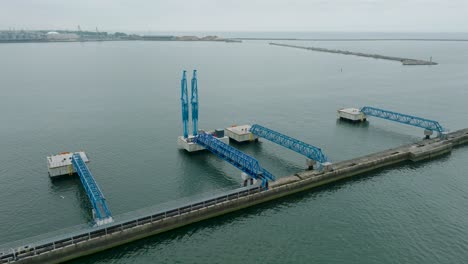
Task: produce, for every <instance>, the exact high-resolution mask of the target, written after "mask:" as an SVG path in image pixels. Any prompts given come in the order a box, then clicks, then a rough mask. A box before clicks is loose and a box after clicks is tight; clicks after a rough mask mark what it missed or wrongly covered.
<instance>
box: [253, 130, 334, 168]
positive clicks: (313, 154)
mask: <svg viewBox="0 0 468 264" xmlns="http://www.w3.org/2000/svg"><path fill="white" fill-rule="evenodd" d="M250 132H251V133H252V134H254V135H256V136H258V137H261V138H264V139H268V140H270V141H271V142H273V143H276V144H278V145H280V146H283V147H285V148H288V149H290V150H292V151H295V152H297V153H299V154H302V155H304V156H306V157H307V158H309V159H310V160H312V161H315V162H317V163H318V167H317V168H318V169H322V167H323V165H329V164H330V163H329V160H328V158H327V156H325V154H324V153H323V152H322V150H321V149H320V148H318V147H315V146H312V145H310V144H307V143H305V142H302V141H300V140H297V139H295V138H292V137H289V136H286V135H284V134H281V133H279V132H276V131H273V130H271V129H269V128H266V127H263V126H261V125H258V124H254V125H252V127H250ZM308 163H309V164H308V165H309V168H312V166H313V165H312V163H311V162H308Z"/></svg>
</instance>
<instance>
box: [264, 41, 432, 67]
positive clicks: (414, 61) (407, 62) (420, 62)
mask: <svg viewBox="0 0 468 264" xmlns="http://www.w3.org/2000/svg"><path fill="white" fill-rule="evenodd" d="M270 45H274V46H281V47H288V48H296V49H305V50H313V51H320V52H328V53H336V54H343V55H354V56H359V57H367V58H374V59H382V60H392V61H399V62H401V63H402V64H403V65H437V63H436V62H433V61H432V60H431V61H426V60H418V59H408V58H402V57H393V56H385V55H379V54H368V53H361V52H352V51H346V50H336V49H325V48H316V47H303V46H295V45H288V44H279V43H273V42H272V43H270Z"/></svg>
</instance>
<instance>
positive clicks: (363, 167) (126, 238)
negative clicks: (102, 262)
mask: <svg viewBox="0 0 468 264" xmlns="http://www.w3.org/2000/svg"><path fill="white" fill-rule="evenodd" d="M466 143H468V129H463V130H459V131H456V132H453V133H450V134H448V136H447V139H446V140H441V139H431V140H424V141H421V142H418V143H415V144H408V145H404V146H401V147H398V148H394V149H389V150H385V151H382V152H378V153H374V154H371V155H366V156H363V157H360V158H356V159H352V160H347V161H342V162H337V163H335V164H333V170H332V171H329V172H317V171H304V172H300V173H297V174H295V175H291V176H287V177H282V178H280V179H279V180H278V181H276V182H272V183H271V184H270V189H269V190H267V191H261V190H260V189H258V188H254V189H251V190H247V191H242V192H237V193H231V194H227V195H225V196H222V197H219V198H216V199H214V202H213V199H211V200H209V201H204V202H203V204H202V203H201V202H199V203H196V204H192V205H189V206H186V207H183V208H178V209H175V210H171V211H168V212H164V214H163V215H162V216H161V214H158V215H152V216H151V217H150V216H147V217H143V218H140V219H137V220H135V221H131V222H127V223H124V224H120V225H115V226H112V225H110V226H108V227H105V228H103V229H100V230H97V231H94V232H92V233H84V234H82V235H76V236H74V237H72V239H71V242H64V241H65V240H62V241H56V242H54V243H53V244H52V243H49V244H48V245H42V246H39V245H35V246H34V249H32V248H31V247H29V249H28V250H25V251H24V252H23V251H18V252H15V253H13V254H11V256H6V257H5V256H4V257H2V258H0V263H12V262H14V263H60V262H64V261H67V260H70V259H74V258H78V257H81V256H85V255H89V254H93V253H95V252H98V251H102V250H106V249H109V248H112V247H116V246H118V245H122V244H125V243H128V242H131V241H134V240H138V239H141V238H144V237H148V236H151V235H155V234H158V233H162V232H165V231H168V230H171V229H175V228H178V227H181V226H184V225H188V224H191V223H194V222H198V221H202V220H205V219H208V218H212V217H216V216H218V215H222V214H226V213H229V212H233V211H237V210H240V209H243V208H246V207H250V206H254V205H256V204H260V203H263V202H267V201H271V200H274V199H278V198H280V197H283V196H287V195H291V194H293V193H297V192H301V191H304V190H308V189H311V188H314V187H317V186H320V185H324V184H328V183H331V182H335V181H339V180H341V179H345V178H349V177H352V176H355V175H359V174H362V173H365V172H370V171H373V170H376V169H379V168H383V167H386V166H390V165H394V164H398V163H401V162H404V161H421V160H427V159H431V158H435V157H437V156H440V155H444V154H447V153H450V152H451V150H452V148H453V147H456V146H460V145H462V144H466ZM160 216H161V217H160ZM163 216H164V217H163ZM67 241H68V240H67ZM59 243H60V244H59ZM64 243H66V244H64ZM58 245H61V246H60V247H58ZM36 246H37V247H36ZM57 247H58V248H57ZM0 257H1V256H0ZM2 261H3V262H2Z"/></svg>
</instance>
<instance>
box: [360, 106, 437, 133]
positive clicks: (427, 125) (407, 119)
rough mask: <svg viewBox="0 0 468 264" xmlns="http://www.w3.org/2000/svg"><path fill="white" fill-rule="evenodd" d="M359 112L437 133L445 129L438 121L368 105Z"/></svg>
mask: <svg viewBox="0 0 468 264" xmlns="http://www.w3.org/2000/svg"><path fill="white" fill-rule="evenodd" d="M361 112H362V113H364V114H365V115H367V116H375V117H379V118H383V119H387V120H391V121H395V122H399V123H403V124H407V125H411V126H416V127H421V128H424V129H427V130H431V131H436V132H439V135H440V134H442V132H444V131H445V129H444V128H443V127H442V126H441V125H440V124H439V122H437V121H434V120H429V119H425V118H421V117H416V116H411V115H405V114H400V113H396V112H392V111H388V110H383V109H379V108H375V107H370V106H364V107H363V108H361Z"/></svg>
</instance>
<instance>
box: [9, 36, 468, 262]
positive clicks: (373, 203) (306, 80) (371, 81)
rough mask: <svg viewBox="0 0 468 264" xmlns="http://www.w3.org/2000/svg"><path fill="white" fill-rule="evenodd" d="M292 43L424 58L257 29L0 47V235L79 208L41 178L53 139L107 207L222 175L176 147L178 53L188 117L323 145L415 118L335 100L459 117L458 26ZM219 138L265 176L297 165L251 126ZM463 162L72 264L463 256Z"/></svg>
mask: <svg viewBox="0 0 468 264" xmlns="http://www.w3.org/2000/svg"><path fill="white" fill-rule="evenodd" d="M283 43H286V41H283ZM298 45H310V46H318V47H325V48H337V49H346V50H352V51H362V52H369V53H379V54H384V55H395V56H402V57H404V56H406V57H410V58H420V59H428V58H429V57H430V56H432V57H433V60H434V61H437V62H439V63H440V64H439V65H437V66H418V67H404V66H402V65H401V64H400V63H398V62H392V61H383V60H374V59H367V58H358V57H352V56H343V55H333V54H327V53H318V52H311V51H305V50H298V49H290V48H282V47H273V46H269V45H268V43H267V42H265V41H245V42H243V43H213V42H206V43H205V42H105V43H43V44H2V45H0V58H2V62H1V63H0V76H1V85H0V91H1V95H0V113H1V114H0V124H1V126H0V201H1V206H0V244H3V243H6V242H10V241H14V240H18V239H23V238H25V237H31V236H35V235H39V234H42V233H46V232H51V231H54V230H59V229H63V228H67V227H71V226H75V225H79V224H84V223H88V222H89V221H91V220H92V216H91V213H90V211H91V207H90V205H89V203H88V200H87V197H86V194H85V193H84V191H83V190H82V189H81V186H80V182H79V179H77V178H64V179H61V180H54V181H51V180H50V179H49V177H48V175H47V167H46V162H45V157H46V156H47V155H49V154H54V153H57V152H63V151H76V150H85V151H86V153H87V154H88V155H89V157H90V159H91V163H90V164H89V167H90V169H91V170H92V172H93V174H94V176H95V178H96V180H97V182H98V183H99V185H100V186H101V189H102V190H103V192H104V194H105V195H106V198H107V201H108V205H109V207H110V209H111V211H112V212H113V214H114V215H117V216H118V215H121V214H124V213H127V212H130V211H133V210H137V209H140V208H144V207H148V206H153V205H158V204H168V203H169V204H170V203H171V202H172V203H177V201H181V199H184V197H185V199H186V197H192V196H200V195H204V194H206V195H209V194H210V193H214V192H217V191H218V190H221V189H232V188H236V187H238V186H239V184H240V182H241V179H240V177H239V174H240V172H239V171H238V170H237V169H235V168H234V167H232V166H231V165H229V164H227V163H226V162H224V161H221V160H219V159H218V158H216V157H214V156H213V155H211V154H209V153H202V154H196V155H188V154H186V153H185V152H183V151H179V150H177V149H176V138H177V136H178V135H180V134H181V133H182V132H181V122H180V102H179V97H180V87H179V81H180V74H181V70H182V69H187V70H190V71H191V70H192V69H198V72H199V93H200V124H199V126H200V127H201V128H206V129H213V128H223V127H227V126H230V125H233V124H244V123H259V124H262V125H264V126H267V127H270V128H272V129H275V130H278V131H281V132H284V133H285V134H288V135H291V136H293V137H296V138H299V139H302V140H304V141H306V142H308V143H311V144H314V145H317V146H319V147H321V148H323V150H324V151H325V153H326V154H327V155H328V156H329V158H330V159H331V160H332V161H339V160H345V159H349V158H353V157H357V156H359V155H365V154H369V153H371V152H375V151H379V150H384V149H386V148H390V147H396V146H398V145H402V144H405V143H411V142H416V141H418V140H420V139H421V137H422V132H423V131H422V130H421V129H417V128H412V127H406V126H403V125H399V124H396V123H395V124H394V123H389V122H387V121H383V120H376V119H373V118H372V119H370V122H369V123H368V124H365V125H361V126H353V125H350V124H348V123H342V122H338V121H337V120H336V110H337V109H338V108H342V107H350V106H354V107H361V106H364V105H371V106H377V107H382V108H387V109H391V110H397V111H400V112H405V113H410V114H415V115H420V116H424V117H427V118H430V119H435V120H439V121H440V122H441V123H442V124H443V125H444V126H446V127H448V128H449V129H451V130H452V131H453V130H457V129H461V128H465V127H468V118H467V115H466V113H467V112H468V104H467V102H468V76H467V75H466V73H467V72H468V48H467V47H468V46H467V45H466V43H464V42H415V41H414V42H412V41H379V42H345V41H340V42H326V41H321V42H312V41H303V42H300V43H298ZM190 75H191V74H190ZM236 147H237V148H239V149H241V150H242V151H244V152H246V153H248V154H250V155H253V156H255V157H256V158H257V159H258V160H259V161H260V163H261V164H262V165H263V166H264V167H265V168H267V169H268V170H269V171H270V172H272V173H273V174H274V175H275V176H277V177H281V176H285V175H289V174H292V173H295V172H298V171H300V170H302V169H303V168H304V166H305V159H304V158H303V157H302V156H300V155H298V154H296V153H293V152H291V151H289V150H287V149H284V148H281V147H279V146H277V145H274V144H273V143H270V142H267V141H262V142H260V143H258V144H248V145H236ZM467 160H468V149H464V148H459V149H456V150H455V151H454V152H453V153H452V154H451V155H448V156H446V157H443V158H440V159H437V160H435V161H431V162H424V163H416V164H414V163H408V164H404V165H401V166H396V167H392V168H389V169H386V170H382V171H378V172H374V173H370V174H367V175H363V176H362V177H359V178H356V179H353V180H348V181H344V182H340V183H337V184H334V185H332V186H327V187H323V188H320V189H317V190H314V191H311V192H306V193H303V194H299V195H294V196H291V197H288V198H285V199H281V200H279V201H275V202H270V203H267V204H263V205H260V206H256V207H254V208H250V209H246V210H243V211H240V212H235V213H232V214H229V215H226V216H222V217H218V218H214V219H211V220H208V221H204V222H201V223H197V224H194V225H191V226H188V227H184V228H181V229H178V230H175V231H171V232H168V233H166V234H162V235H158V236H154V237H151V238H148V239H144V240H141V241H138V242H135V243H131V244H128V245H124V246H121V247H118V248H115V249H112V250H109V251H105V252H102V253H99V254H96V255H93V256H89V257H85V258H82V259H78V260H75V261H74V262H73V263H148V262H155V261H157V262H162V263H239V262H243V263H258V262H266V263H285V262H294V263H311V262H318V263H428V262H436V263H463V262H465V260H466V259H468V253H467V252H468V246H467V245H468V231H467V230H468V221H466V219H468V213H467V212H466V210H465V207H466V205H467V204H468V195H467V194H466V193H467V190H468V177H467V175H466V171H468V164H467V162H466V161H467Z"/></svg>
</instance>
